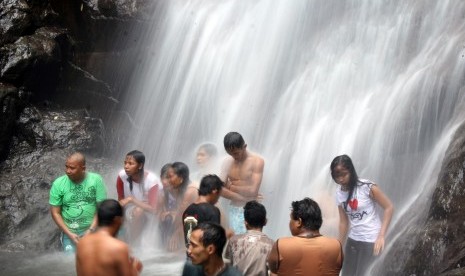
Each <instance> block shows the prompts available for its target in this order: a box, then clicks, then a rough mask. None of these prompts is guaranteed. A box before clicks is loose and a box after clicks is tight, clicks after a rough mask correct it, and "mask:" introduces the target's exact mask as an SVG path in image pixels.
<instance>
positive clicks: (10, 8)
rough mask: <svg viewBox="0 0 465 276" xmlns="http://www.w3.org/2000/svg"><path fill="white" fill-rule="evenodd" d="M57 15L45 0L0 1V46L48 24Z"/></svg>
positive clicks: (55, 18) (53, 20)
mask: <svg viewBox="0 0 465 276" xmlns="http://www.w3.org/2000/svg"><path fill="white" fill-rule="evenodd" d="M57 17H58V15H57V14H56V13H55V12H54V11H53V10H52V9H51V7H50V4H49V2H48V1H45V0H28V1H26V0H4V1H1V2H0V46H1V45H4V44H7V43H12V42H14V41H15V40H16V39H18V38H19V37H20V36H24V35H30V34H32V33H33V32H34V30H35V29H37V28H39V27H42V26H46V25H50V24H52V23H53V22H55V21H56V20H57Z"/></svg>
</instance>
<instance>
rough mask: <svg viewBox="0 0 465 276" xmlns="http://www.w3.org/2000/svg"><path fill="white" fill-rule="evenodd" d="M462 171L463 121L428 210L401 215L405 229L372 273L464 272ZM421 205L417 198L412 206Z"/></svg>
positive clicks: (464, 155)
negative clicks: (415, 203)
mask: <svg viewBox="0 0 465 276" xmlns="http://www.w3.org/2000/svg"><path fill="white" fill-rule="evenodd" d="M464 174H465V123H464V124H462V126H461V127H460V128H459V129H458V130H457V131H456V133H455V136H454V138H453V139H452V141H451V144H450V145H449V148H448V150H447V152H446V154H445V157H444V160H443V164H442V168H441V171H440V174H439V177H438V180H437V185H436V187H435V189H434V191H433V194H432V199H431V202H430V206H429V208H425V210H428V209H429V210H428V211H427V212H421V213H420V214H418V213H413V212H410V213H411V214H406V215H405V217H404V218H403V220H404V223H405V224H408V229H407V230H406V231H404V232H403V233H402V236H400V237H399V238H398V239H397V241H396V242H395V244H393V245H392V249H391V250H390V251H389V255H388V256H385V258H384V260H383V261H382V264H381V265H380V267H381V268H378V269H377V270H376V272H375V273H376V275H417V276H420V275H443V276H445V275H465V274H464V272H465V270H464V268H465V235H464V234H463V229H465V182H464ZM423 200H425V199H423ZM424 205H425V204H424V202H419V203H418V205H417V206H416V208H417V207H418V208H420V210H421V206H424ZM426 206H428V205H426ZM401 225H402V223H401Z"/></svg>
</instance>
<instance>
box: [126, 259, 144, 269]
mask: <svg viewBox="0 0 465 276" xmlns="http://www.w3.org/2000/svg"><path fill="white" fill-rule="evenodd" d="M129 263H130V264H131V266H132V268H133V269H135V270H136V271H137V272H139V273H140V272H141V271H142V268H143V265H142V262H141V261H139V259H137V258H135V257H130V258H129Z"/></svg>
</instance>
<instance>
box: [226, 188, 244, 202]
mask: <svg viewBox="0 0 465 276" xmlns="http://www.w3.org/2000/svg"><path fill="white" fill-rule="evenodd" d="M221 196H222V197H224V198H227V199H229V200H233V201H243V202H247V198H246V197H244V196H242V195H240V194H238V193H235V192H233V191H231V190H230V189H228V188H226V187H223V189H221Z"/></svg>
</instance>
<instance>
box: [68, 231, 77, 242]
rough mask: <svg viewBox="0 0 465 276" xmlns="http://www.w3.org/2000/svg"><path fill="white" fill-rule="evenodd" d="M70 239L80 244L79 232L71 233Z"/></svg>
mask: <svg viewBox="0 0 465 276" xmlns="http://www.w3.org/2000/svg"><path fill="white" fill-rule="evenodd" d="M68 236H69V238H70V240H71V241H73V242H74V244H78V242H79V235H77V234H74V233H71V234H70V235H68Z"/></svg>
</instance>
